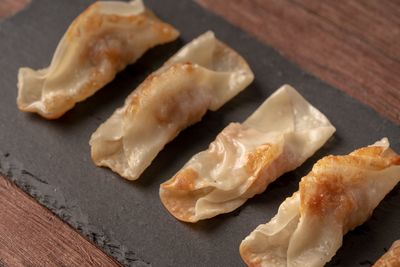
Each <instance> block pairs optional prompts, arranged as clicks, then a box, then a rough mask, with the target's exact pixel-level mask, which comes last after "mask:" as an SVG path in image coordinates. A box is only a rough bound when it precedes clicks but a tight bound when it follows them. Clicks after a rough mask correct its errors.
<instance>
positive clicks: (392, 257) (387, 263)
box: [372, 240, 400, 267]
mask: <svg viewBox="0 0 400 267" xmlns="http://www.w3.org/2000/svg"><path fill="white" fill-rule="evenodd" d="M399 266H400V240H397V241H395V242H394V243H393V245H392V246H391V248H390V249H389V250H388V251H387V252H386V253H385V254H384V255H383V256H382V257H381V258H380V259H379V260H378V261H377V262H375V264H374V265H373V266H372V267H399Z"/></svg>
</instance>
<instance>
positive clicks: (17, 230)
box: [0, 176, 119, 266]
mask: <svg viewBox="0 0 400 267" xmlns="http://www.w3.org/2000/svg"><path fill="white" fill-rule="evenodd" d="M0 203H1V204H0V266H3V265H4V266H119V265H118V264H117V263H116V262H115V261H114V260H113V259H112V258H110V257H108V256H107V255H106V254H104V253H103V252H102V251H101V250H100V249H98V248H97V247H95V246H94V245H93V244H91V243H90V242H89V241H87V240H86V239H85V238H83V237H82V236H81V235H79V234H78V233H77V232H75V230H73V229H72V228H71V227H70V226H69V225H67V224H66V223H64V222H63V221H61V220H60V219H59V218H58V217H56V216H55V215H54V214H52V213H51V212H50V211H49V210H47V209H46V208H44V207H42V206H41V205H40V204H39V203H37V202H36V201H35V200H34V199H33V198H31V197H30V196H28V195H27V194H26V193H25V192H23V191H22V190H21V189H19V188H18V187H17V186H16V185H14V184H13V183H11V182H10V181H8V180H7V179H6V178H4V177H2V176H0Z"/></svg>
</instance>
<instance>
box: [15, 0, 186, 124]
mask: <svg viewBox="0 0 400 267" xmlns="http://www.w3.org/2000/svg"><path fill="white" fill-rule="evenodd" d="M178 36H179V32H178V31H177V30H176V29H175V28H173V27H172V26H171V25H169V24H166V23H164V22H162V21H160V20H159V19H158V18H157V17H156V16H155V15H154V14H152V13H151V11H149V10H147V9H146V8H145V7H144V5H143V3H142V1H141V0H136V1H133V2H130V3H126V2H117V1H109V2H102V1H99V2H96V3H94V4H92V5H91V6H90V7H89V8H87V9H86V10H85V11H84V12H83V13H82V14H80V15H79V16H78V17H77V18H76V19H75V20H74V21H73V22H72V24H71V25H70V26H69V28H68V30H67V32H66V33H65V34H64V36H63V37H62V39H61V41H60V43H59V44H58V46H57V49H56V51H55V53H54V56H53V59H52V61H51V64H50V66H49V67H47V68H45V69H41V70H32V69H30V68H21V69H20V70H19V73H18V97H17V105H18V108H19V109H20V110H22V111H26V112H35V113H38V114H40V115H41V116H43V117H45V118H47V119H56V118H59V117H60V116H62V115H63V114H64V113H65V112H66V111H68V110H69V109H71V108H73V107H74V105H75V104H76V103H77V102H80V101H83V100H84V99H86V98H88V97H89V96H91V95H93V94H94V93H95V92H96V91H97V90H99V89H100V88H102V87H103V86H104V85H106V84H107V83H108V82H110V81H111V80H113V79H114V77H115V75H116V73H117V72H119V71H121V70H122V69H124V68H125V67H126V66H127V65H128V64H132V63H134V62H135V61H136V60H137V59H138V58H139V57H141V56H142V55H143V54H144V53H145V52H146V51H147V50H148V49H150V48H152V47H154V46H156V45H160V44H164V43H167V42H170V41H173V40H175V39H176V38H177V37H178Z"/></svg>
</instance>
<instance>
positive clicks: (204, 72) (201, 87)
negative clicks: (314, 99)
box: [90, 32, 254, 180]
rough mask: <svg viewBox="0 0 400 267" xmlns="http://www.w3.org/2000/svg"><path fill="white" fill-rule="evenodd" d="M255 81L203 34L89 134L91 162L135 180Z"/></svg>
mask: <svg viewBox="0 0 400 267" xmlns="http://www.w3.org/2000/svg"><path fill="white" fill-rule="evenodd" d="M253 78H254V75H253V73H252V71H251V70H250V68H249V66H248V65H247V63H246V61H245V60H244V59H243V58H242V57H241V56H240V55H239V54H238V53H237V52H235V51H234V50H232V49H231V48H229V47H228V46H227V45H225V44H224V43H222V42H221V41H219V40H218V39H217V38H215V36H214V33H212V32H206V33H204V34H202V35H201V36H199V37H198V38H196V39H194V40H193V41H191V42H190V43H188V44H187V45H185V46H184V47H183V48H182V49H181V50H179V51H178V52H177V53H176V54H175V55H174V56H172V58H170V59H169V60H168V61H167V62H166V63H165V64H164V66H163V67H161V68H160V69H159V70H157V71H156V72H154V73H153V74H151V75H150V76H149V77H147V78H146V80H145V81H144V82H143V83H142V84H140V85H139V86H138V88H136V90H134V91H133V92H132V93H131V94H130V95H129V96H128V97H127V99H126V101H125V104H124V106H123V107H121V108H119V109H117V110H116V111H115V112H114V114H113V115H112V116H111V117H110V118H109V119H108V120H107V121H106V122H105V123H103V124H102V125H100V127H99V128H98V129H97V130H96V132H95V133H93V135H92V137H91V139H90V145H91V153H92V159H93V161H94V162H95V163H96V164H97V165H98V166H106V167H109V168H111V169H112V170H113V171H115V172H117V173H119V174H120V175H121V176H122V177H124V178H126V179H129V180H135V179H137V178H139V176H140V174H141V173H142V172H143V171H144V170H145V169H146V168H147V167H148V166H149V165H150V163H151V162H152V160H153V159H154V158H155V157H156V155H157V154H158V153H159V152H160V151H161V150H162V149H163V147H164V146H165V145H166V144H167V143H168V142H169V141H171V140H172V139H174V138H175V137H176V136H177V135H178V133H179V132H180V131H181V130H183V129H184V128H186V127H188V126H190V125H191V124H194V123H196V122H198V121H200V120H201V118H202V117H203V115H204V114H205V113H206V111H207V110H212V111H214V110H217V109H218V108H220V107H221V106H222V105H223V104H225V103H226V102H227V101H229V100H230V99H231V98H232V97H234V96H235V95H236V94H238V93H239V92H240V91H242V90H243V89H245V88H246V87H247V86H248V85H249V84H250V83H251V82H252V81H253Z"/></svg>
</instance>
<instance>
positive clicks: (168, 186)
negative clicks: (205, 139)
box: [160, 85, 335, 222]
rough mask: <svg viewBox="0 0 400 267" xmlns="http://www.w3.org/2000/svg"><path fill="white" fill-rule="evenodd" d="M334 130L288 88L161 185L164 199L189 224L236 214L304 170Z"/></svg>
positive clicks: (296, 93)
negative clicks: (278, 182)
mask: <svg viewBox="0 0 400 267" xmlns="http://www.w3.org/2000/svg"><path fill="white" fill-rule="evenodd" d="M334 132H335V128H334V127H333V126H332V125H331V123H330V122H329V121H328V119H327V118H326V117H325V116H324V115H323V114H322V113H321V112H319V111H318V110H317V109H316V108H314V107H313V106H311V104H310V103H308V102H307V101H306V100H305V99H304V98H303V97H302V96H301V95H300V94H299V93H298V92H297V91H296V90H295V89H293V88H292V87H290V86H288V85H284V86H282V87H281V88H280V89H279V90H277V91H276V92H275V93H274V94H273V95H272V96H270V97H269V98H268V99H267V100H266V101H265V102H264V103H263V104H262V105H261V106H260V107H259V108H258V109H257V110H256V111H255V112H254V113H253V114H252V115H251V116H250V117H249V118H248V119H247V120H246V121H245V122H244V123H242V124H240V123H231V124H229V125H228V126H227V127H226V128H225V129H224V130H223V131H222V132H221V133H219V134H218V136H217V138H216V140H215V141H214V142H212V143H211V144H210V146H209V148H208V150H205V151H203V152H200V153H198V154H196V155H194V156H193V157H192V158H191V159H190V160H189V162H187V163H186V165H185V166H183V168H182V169H181V170H180V171H179V172H178V173H177V174H176V175H175V176H174V177H173V178H171V179H170V180H169V181H167V182H165V183H163V184H161V187H160V198H161V201H162V203H163V204H164V206H165V207H166V208H167V209H168V211H169V212H170V213H171V214H172V215H173V216H175V217H176V218H177V219H179V220H182V221H186V222H196V221H198V220H202V219H207V218H211V217H213V216H216V215H218V214H221V213H227V212H230V211H232V210H234V209H236V208H238V207H239V206H241V205H242V204H243V203H244V202H245V201H246V200H247V199H249V198H251V197H253V196H254V195H255V194H259V193H261V192H263V191H264V190H265V189H266V187H267V186H268V185H269V184H270V183H271V182H273V181H274V180H275V179H277V178H278V177H279V176H281V175H282V174H284V173H285V172H288V171H291V170H294V169H295V168H297V167H298V166H300V165H301V164H302V163H303V162H304V161H305V160H306V159H307V158H309V157H310V156H311V155H312V154H314V152H315V151H316V150H317V149H319V148H320V147H321V146H322V145H323V144H324V143H325V142H326V141H327V140H328V139H329V137H330V136H331V135H332V134H333V133H334Z"/></svg>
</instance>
